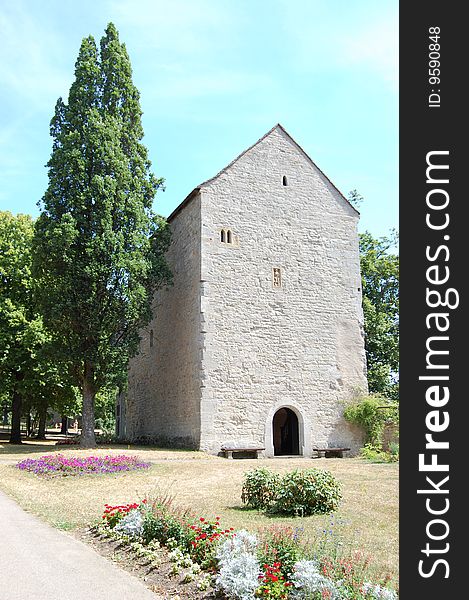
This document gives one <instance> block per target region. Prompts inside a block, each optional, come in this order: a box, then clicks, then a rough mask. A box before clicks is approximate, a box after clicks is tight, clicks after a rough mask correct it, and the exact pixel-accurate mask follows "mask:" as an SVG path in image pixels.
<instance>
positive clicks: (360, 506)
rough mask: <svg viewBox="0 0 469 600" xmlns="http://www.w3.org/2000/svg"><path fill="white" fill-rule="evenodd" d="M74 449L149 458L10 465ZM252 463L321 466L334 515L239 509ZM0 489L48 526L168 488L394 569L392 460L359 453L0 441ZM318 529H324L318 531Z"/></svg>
mask: <svg viewBox="0 0 469 600" xmlns="http://www.w3.org/2000/svg"><path fill="white" fill-rule="evenodd" d="M57 450H59V451H60V452H63V453H67V454H69V453H70V454H73V455H90V454H109V453H112V454H137V455H139V456H140V457H141V458H143V459H145V460H147V461H150V462H151V463H152V466H151V468H150V469H149V470H148V471H137V472H132V473H121V474H117V475H105V476H96V475H87V476H82V477H67V478H54V479H44V478H40V477H38V476H36V475H33V474H31V473H27V472H22V471H19V470H18V469H16V468H15V466H14V463H15V462H16V461H17V460H21V459H23V458H26V457H28V456H31V457H34V456H35V457H38V456H39V455H40V454H41V453H45V452H50V451H57ZM255 466H268V467H269V468H271V469H273V470H275V471H278V472H285V471H286V470H289V469H293V468H307V467H316V468H326V469H328V470H330V471H331V472H332V473H333V474H334V475H335V476H336V477H337V479H338V480H339V481H340V483H341V485H342V491H343V500H342V502H341V505H340V508H339V510H338V511H337V513H335V515H334V517H333V518H331V517H330V516H327V515H326V516H311V517H306V518H296V519H293V518H278V517H275V518H273V517H268V516H265V515H263V514H261V513H259V512H256V511H247V510H245V509H243V507H242V504H241V500H240V493H241V486H242V479H243V472H244V471H246V470H247V469H250V468H253V467H255ZM0 489H2V490H3V491H4V492H6V493H7V494H9V495H10V496H12V497H13V498H14V499H15V500H16V501H17V502H18V503H19V504H20V505H21V506H22V507H23V508H24V509H26V510H28V511H30V512H32V513H34V514H36V515H38V516H39V517H41V518H42V519H44V520H45V521H47V522H49V523H50V524H51V525H53V526H54V527H59V528H61V529H68V530H72V529H75V528H80V527H85V526H87V525H89V524H91V523H93V522H94V521H96V520H97V519H99V518H100V516H101V514H102V510H103V505H104V504H105V503H108V504H113V503H116V504H117V503H125V502H129V501H135V500H139V499H142V498H144V497H151V496H156V495H158V494H167V493H169V494H171V495H172V496H174V502H175V504H177V505H180V506H185V507H190V508H191V509H192V511H193V512H194V514H197V515H199V516H205V517H209V518H210V517H213V516H220V517H222V523H223V524H224V525H226V526H227V527H235V528H240V527H246V528H248V529H251V530H256V529H257V528H259V527H270V526H271V525H273V524H290V525H293V526H294V527H299V528H304V537H305V539H306V540H307V541H308V543H310V544H315V543H317V542H318V540H320V539H326V538H327V540H328V543H331V544H335V543H336V542H338V541H340V542H341V549H342V551H344V552H345V553H348V552H349V551H355V550H361V551H363V552H365V553H366V554H367V555H369V556H370V558H371V565H372V566H373V570H375V571H376V573H377V574H380V575H385V574H387V573H389V574H390V575H392V577H393V578H395V577H397V573H398V562H397V560H398V465H397V464H372V463H369V462H365V461H363V460H361V459H356V458H354V459H300V458H298V459H259V460H227V459H223V458H217V457H212V456H207V455H205V454H203V453H200V452H190V451H173V450H157V449H154V448H147V447H135V448H129V447H128V446H123V447H120V448H118V447H115V446H113V447H112V449H109V448H108V449H106V448H100V449H99V450H94V451H90V450H80V449H78V448H77V447H62V448H57V447H54V446H53V445H51V443H43V444H39V443H38V444H34V445H32V444H24V445H23V446H21V447H18V446H11V447H10V446H9V445H8V444H3V445H2V444H1V443H0ZM324 531H325V533H324Z"/></svg>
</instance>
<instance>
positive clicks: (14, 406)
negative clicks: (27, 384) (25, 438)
mask: <svg viewBox="0 0 469 600" xmlns="http://www.w3.org/2000/svg"><path fill="white" fill-rule="evenodd" d="M22 404H23V399H22V397H21V394H20V393H19V392H17V391H16V390H15V391H14V392H13V398H12V402H11V432H10V444H21V443H22V442H21V408H22V406H21V405H22Z"/></svg>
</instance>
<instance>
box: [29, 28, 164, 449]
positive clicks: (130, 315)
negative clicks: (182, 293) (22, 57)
mask: <svg viewBox="0 0 469 600" xmlns="http://www.w3.org/2000/svg"><path fill="white" fill-rule="evenodd" d="M141 115H142V111H141V108H140V103H139V92H138V90H137V89H136V87H135V86H134V84H133V82H132V70H131V64H130V60H129V57H128V54H127V51H126V48H125V45H124V44H122V43H120V41H119V37H118V33H117V30H116V28H115V27H114V25H112V24H109V25H108V27H107V29H106V31H105V35H104V36H103V38H102V39H101V43H100V48H99V50H98V47H97V45H96V43H95V41H94V39H93V37H91V36H90V37H87V38H85V39H84V40H83V42H82V44H81V48H80V51H79V55H78V59H77V61H76V64H75V80H74V82H73V84H72V86H71V88H70V92H69V96H68V102H67V103H66V102H65V101H64V100H63V99H62V98H59V99H58V101H57V104H56V108H55V114H54V117H53V118H52V121H51V129H50V131H51V135H52V137H53V149H52V155H51V158H50V160H49V162H48V165H47V166H48V169H49V185H48V188H47V191H46V193H45V194H44V197H43V199H42V213H41V215H40V217H39V219H38V220H37V223H36V235H35V240H34V271H35V274H36V276H37V278H38V283H39V298H40V305H41V310H42V313H43V316H44V320H45V322H46V324H47V326H48V327H50V329H51V330H52V331H54V332H55V333H56V334H57V336H58V340H59V353H60V354H61V355H62V357H67V359H68V360H69V362H70V366H71V374H72V376H73V381H74V383H75V384H76V385H78V386H79V387H80V389H81V390H82V393H83V427H82V444H83V445H84V446H93V445H94V444H95V438H94V400H95V396H96V393H97V392H98V391H99V390H101V389H103V388H108V387H110V386H112V385H116V384H119V383H122V381H123V377H124V375H125V372H126V365H127V361H128V358H129V356H131V355H132V354H134V353H135V352H136V350H137V346H138V339H139V338H138V331H139V329H140V328H141V327H142V326H143V325H145V324H146V323H147V322H148V320H149V319H150V316H151V311H150V303H151V299H152V296H153V293H154V290H155V289H156V287H158V286H159V285H162V284H164V283H166V282H167V281H168V280H169V278H170V273H169V270H168V267H167V265H166V262H165V258H164V252H165V250H166V248H167V246H168V243H169V233H168V229H167V228H166V224H165V221H164V219H162V218H161V217H158V216H157V215H155V214H154V212H153V210H152V202H153V199H154V197H155V194H156V191H157V190H158V189H159V188H160V187H161V186H162V183H163V180H162V179H157V178H156V177H155V176H154V174H153V173H152V172H151V163H150V161H149V159H148V153H147V149H146V148H145V146H144V145H143V144H142V142H141V140H142V138H143V128H142V123H141Z"/></svg>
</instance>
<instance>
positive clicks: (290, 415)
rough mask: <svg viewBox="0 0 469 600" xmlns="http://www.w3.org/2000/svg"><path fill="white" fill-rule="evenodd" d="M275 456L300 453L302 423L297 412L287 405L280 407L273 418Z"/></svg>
mask: <svg viewBox="0 0 469 600" xmlns="http://www.w3.org/2000/svg"><path fill="white" fill-rule="evenodd" d="M272 440H273V446H274V456H294V455H299V454H300V425H299V421H298V416H297V415H296V413H295V412H294V411H293V410H292V409H291V408H288V407H286V406H284V407H282V408H279V409H278V410H277V411H276V413H275V414H274V417H273V419H272Z"/></svg>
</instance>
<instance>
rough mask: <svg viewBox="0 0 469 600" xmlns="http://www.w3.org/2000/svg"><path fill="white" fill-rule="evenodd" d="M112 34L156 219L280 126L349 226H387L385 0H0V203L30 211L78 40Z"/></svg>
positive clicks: (389, 20) (390, 151)
mask: <svg viewBox="0 0 469 600" xmlns="http://www.w3.org/2000/svg"><path fill="white" fill-rule="evenodd" d="M109 21H112V22H114V24H115V25H116V27H117V29H118V30H119V33H120V38H121V41H123V42H125V44H126V46H127V49H128V52H129V55H130V58H131V61H132V67H133V73H134V82H135V84H136V85H137V87H138V88H139V90H140V93H141V104H142V108H143V111H144V115H143V126H144V129H145V138H144V143H145V144H146V146H147V147H148V149H149V153H150V158H151V160H152V162H153V170H154V171H155V173H156V175H157V176H162V177H164V178H165V179H166V191H165V192H164V193H159V194H158V196H157V198H156V201H155V210H156V211H157V212H159V213H160V214H163V215H165V216H167V215H168V214H169V213H170V212H171V211H172V210H173V209H174V208H175V207H176V206H177V205H178V204H179V203H180V202H181V201H182V200H183V199H184V197H185V196H186V195H187V194H188V193H189V192H190V191H191V190H192V189H193V188H194V187H195V186H196V185H197V184H199V183H200V182H202V181H204V180H206V179H208V178H210V177H212V176H213V175H214V174H216V173H217V172H218V171H219V170H220V169H221V168H222V167H224V166H225V165H226V164H227V163H229V162H230V161H231V160H232V159H233V158H234V157H235V156H237V155H238V154H239V153H240V152H241V151H242V150H244V149H245V148H247V147H248V146H250V145H251V144H253V143H254V142H255V141H256V140H257V139H258V138H260V137H261V136H262V135H263V134H264V133H266V132H267V131H268V130H269V129H270V128H271V127H273V125H275V124H276V123H277V122H280V123H281V124H282V125H283V126H284V127H285V128H286V130H287V131H288V132H289V133H290V134H291V135H292V136H293V137H294V138H295V139H296V141H297V142H298V143H299V144H300V145H301V146H302V147H303V149H304V150H305V151H306V152H307V153H308V154H309V155H310V156H311V158H312V159H313V160H314V161H315V162H316V164H317V165H318V166H319V167H320V168H321V169H322V170H323V171H324V172H325V173H326V175H327V176H328V177H329V178H330V179H331V180H332V181H333V182H334V184H335V185H336V186H337V187H338V188H339V189H340V190H341V191H342V192H344V193H345V194H347V193H348V192H349V191H350V190H351V189H354V188H356V189H358V190H359V192H360V193H361V194H362V195H363V196H364V197H365V202H364V203H363V205H362V206H361V209H360V210H361V214H362V218H361V224H360V230H362V231H363V230H365V229H368V230H369V231H371V232H372V233H373V234H375V235H377V236H379V235H385V234H386V233H388V231H389V229H390V228H391V227H397V225H398V200H397V199H398V191H397V190H398V171H397V168H398V167H397V164H398V87H397V86H398V84H397V61H398V56H397V52H398V29H397V27H398V1H397V0H380V1H379V2H376V0H349V1H347V0H94V1H90V0H81V1H80V2H78V1H75V0H37V1H36V0H15V2H11V1H9V0H0V90H1V111H0V181H1V185H0V210H10V211H12V212H14V213H18V212H23V213H29V214H32V215H34V216H37V215H38V213H39V209H38V207H37V206H36V203H37V201H38V200H40V198H41V197H42V195H43V193H44V191H45V189H46V187H47V172H46V169H45V168H44V165H45V163H46V162H47V161H48V159H49V156H50V152H51V145H52V140H51V138H50V137H49V122H50V119H51V117H52V114H53V110H54V105H55V102H56V100H57V98H58V97H59V96H63V97H64V98H66V97H67V95H68V90H69V87H70V84H71V83H72V80H73V70H74V63H75V60H76V57H77V54H78V49H79V46H80V43H81V40H82V38H83V37H85V36H87V35H89V34H92V35H93V36H94V37H95V39H96V40H97V41H99V39H100V38H101V36H102V35H103V33H104V29H105V27H106V25H107V23H108V22H109Z"/></svg>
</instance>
